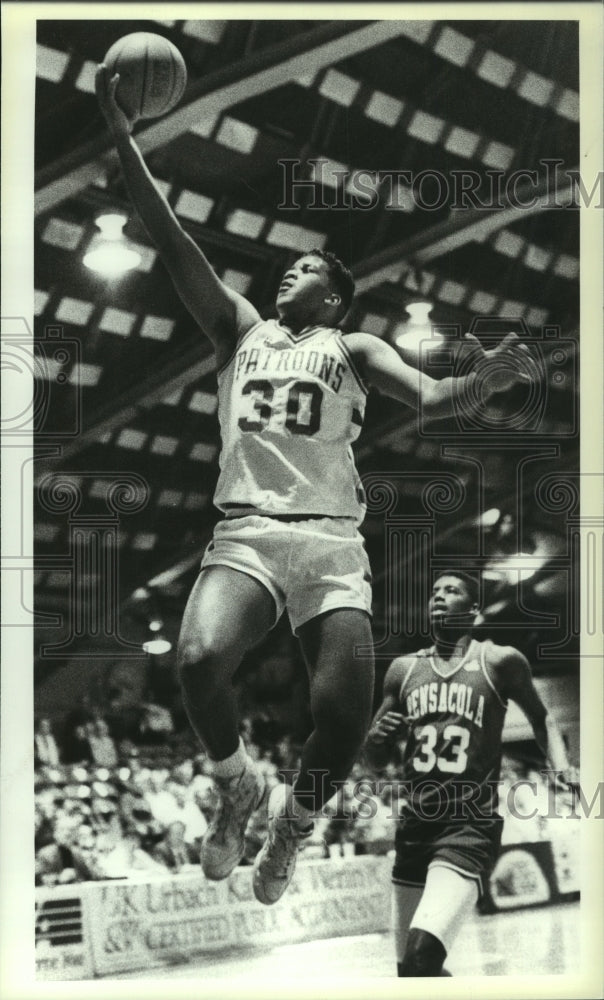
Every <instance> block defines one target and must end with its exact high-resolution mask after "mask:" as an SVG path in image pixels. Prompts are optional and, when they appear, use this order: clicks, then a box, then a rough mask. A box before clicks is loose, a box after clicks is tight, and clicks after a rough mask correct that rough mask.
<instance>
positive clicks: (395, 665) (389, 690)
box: [365, 656, 413, 768]
mask: <svg viewBox="0 0 604 1000" xmlns="http://www.w3.org/2000/svg"><path fill="white" fill-rule="evenodd" d="M412 662H413V660H412V659H410V658H409V657H406V656H400V657H398V658H397V659H396V660H394V661H393V662H392V663H391V664H390V666H389V668H388V670H387V671H386V676H385V677H384V693H383V698H382V704H381V705H380V707H379V708H378V710H377V712H376V713H375V716H374V718H373V722H372V723H371V726H370V727H369V732H368V734H367V741H366V743H365V756H366V757H367V761H368V763H369V764H370V765H371V766H372V767H375V768H381V767H384V766H385V765H386V764H387V763H388V760H389V759H390V755H391V753H392V744H393V743H394V741H395V739H397V738H398V739H401V738H402V737H403V736H404V734H405V730H406V725H405V719H404V716H403V714H402V713H401V711H400V704H399V693H400V689H401V684H402V683H403V680H404V677H405V674H406V672H407V670H408V668H409V667H410V666H411V663H412Z"/></svg>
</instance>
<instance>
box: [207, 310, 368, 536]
mask: <svg viewBox="0 0 604 1000" xmlns="http://www.w3.org/2000/svg"><path fill="white" fill-rule="evenodd" d="M218 388H219V394H218V395H219V407H218V417H219V421H220V429H221V434H222V452H221V460H220V464H221V473H220V478H219V481H218V486H217V490H216V496H215V502H216V504H217V506H218V507H219V508H221V509H223V510H224V509H226V510H228V508H229V505H232V504H245V505H246V506H248V507H251V508H253V509H254V510H256V511H258V512H260V513H264V514H285V515H287V514H323V515H325V516H328V517H352V518H354V520H355V521H356V522H357V523H359V522H360V521H361V520H362V518H363V515H364V511H365V506H364V496H363V491H362V488H361V485H360V481H359V477H358V474H357V471H356V468H355V465H354V459H353V455H352V449H351V444H352V442H353V441H354V440H356V438H357V437H358V435H359V433H360V430H361V427H362V425H363V417H364V414H365V400H366V396H367V392H366V389H365V388H364V386H363V385H362V383H361V380H360V378H359V376H358V374H357V372H356V371H355V368H354V363H353V361H352V359H351V357H350V355H349V352H348V350H347V348H346V344H345V340H344V338H343V337H342V334H341V332H340V331H339V330H335V329H328V328H326V327H321V326H314V327H308V328H307V329H305V330H303V331H302V332H301V333H300V334H299V335H297V336H295V335H294V334H292V333H291V331H290V330H288V328H287V327H284V326H281V325H280V324H279V323H278V322H277V321H276V320H261V321H260V322H258V323H256V324H255V325H254V326H253V327H252V328H251V329H250V330H249V331H248V332H247V333H246V334H245V335H244V336H243V337H242V338H241V340H240V341H239V344H238V345H237V350H236V352H235V354H234V355H233V357H231V358H230V359H229V361H228V362H227V363H226V365H224V367H223V368H222V369H221V371H220V372H219V373H218Z"/></svg>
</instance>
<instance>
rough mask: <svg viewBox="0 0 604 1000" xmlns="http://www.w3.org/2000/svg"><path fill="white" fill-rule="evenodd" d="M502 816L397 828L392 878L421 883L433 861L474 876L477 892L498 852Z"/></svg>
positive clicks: (395, 880) (414, 884) (406, 883)
mask: <svg viewBox="0 0 604 1000" xmlns="http://www.w3.org/2000/svg"><path fill="white" fill-rule="evenodd" d="M502 829H503V819H502V818H501V816H494V817H492V818H491V819H489V820H488V822H485V823H482V822H481V823H480V824H470V823H461V822H450V823H424V824H422V828H418V827H415V826H414V827H413V829H412V830H411V829H410V830H409V831H405V827H404V825H403V826H402V827H399V828H398V829H397V831H396V837H395V847H396V857H395V861H394V868H393V870H392V881H393V882H395V883H396V884H398V885H409V886H423V885H425V884H426V875H427V872H428V868H429V867H430V865H431V864H433V863H436V864H439V865H445V867H447V868H452V869H453V870H454V871H457V872H459V873H460V875H465V876H467V877H468V878H472V879H475V880H476V881H477V883H478V888H479V891H480V895H481V896H482V895H483V893H484V889H485V880H486V879H487V878H488V876H489V875H490V873H491V870H492V869H493V866H494V864H495V862H496V860H497V856H498V854H499V846H500V844H501V832H502Z"/></svg>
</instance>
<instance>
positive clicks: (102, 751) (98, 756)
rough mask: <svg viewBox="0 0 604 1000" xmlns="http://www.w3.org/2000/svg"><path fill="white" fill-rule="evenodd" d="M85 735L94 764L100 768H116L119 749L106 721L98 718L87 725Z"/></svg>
mask: <svg viewBox="0 0 604 1000" xmlns="http://www.w3.org/2000/svg"><path fill="white" fill-rule="evenodd" d="M85 733H86V739H87V740H88V746H89V747H90V757H91V759H92V762H93V763H94V764H96V765H97V766H99V767H115V766H116V765H117V763H118V755H117V748H116V745H115V742H114V740H113V739H112V737H111V736H110V735H109V726H108V725H107V723H106V722H105V720H104V719H100V718H98V719H95V720H94V722H89V723H87V725H86V727H85Z"/></svg>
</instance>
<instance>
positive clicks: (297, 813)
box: [290, 795, 315, 829]
mask: <svg viewBox="0 0 604 1000" xmlns="http://www.w3.org/2000/svg"><path fill="white" fill-rule="evenodd" d="M290 810H291V811H292V813H293V819H294V823H295V824H296V826H298V827H300V829H306V828H307V827H309V826H310V825H311V823H312V822H313V820H314V817H315V813H314V811H311V810H310V809H307V808H306V806H303V805H301V804H300V803H299V802H298V801H297V800H296V798H295V796H293V795H292V799H291V805H290Z"/></svg>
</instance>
